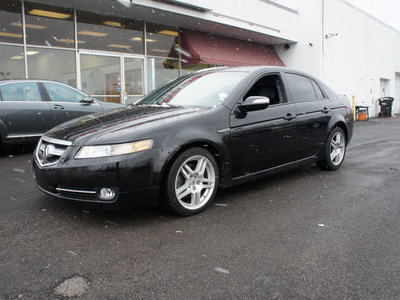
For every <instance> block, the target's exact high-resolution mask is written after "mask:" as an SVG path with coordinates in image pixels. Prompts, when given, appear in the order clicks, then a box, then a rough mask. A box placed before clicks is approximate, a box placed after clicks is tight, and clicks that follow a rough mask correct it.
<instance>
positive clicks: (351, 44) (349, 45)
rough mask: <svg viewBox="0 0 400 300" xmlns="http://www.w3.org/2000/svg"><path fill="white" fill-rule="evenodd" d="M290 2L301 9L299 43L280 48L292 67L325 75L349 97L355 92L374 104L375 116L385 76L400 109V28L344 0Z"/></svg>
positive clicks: (359, 101)
mask: <svg viewBox="0 0 400 300" xmlns="http://www.w3.org/2000/svg"><path fill="white" fill-rule="evenodd" d="M286 1H289V2H290V1H292V2H293V6H294V7H296V8H297V9H298V10H299V14H298V29H299V32H298V36H299V39H298V40H299V42H298V43H297V44H293V45H291V47H290V49H289V50H287V49H285V48H284V47H283V45H279V46H277V47H276V49H277V51H278V54H279V55H280V57H281V59H282V60H283V62H284V63H285V64H286V65H287V66H289V67H293V68H297V69H301V70H303V71H306V72H308V73H311V74H313V75H315V76H317V77H319V78H321V79H322V80H324V81H325V82H326V83H327V84H328V85H329V86H331V87H332V88H333V89H334V90H335V91H337V92H338V93H341V94H344V95H346V96H348V97H349V98H350V99H351V98H352V96H354V97H355V101H356V104H357V105H363V106H369V107H370V108H371V115H372V116H376V115H377V114H378V112H379V109H380V108H379V105H378V101H377V99H378V98H379V97H380V96H382V95H381V81H382V80H381V79H385V80H387V81H386V82H387V88H386V91H387V94H386V96H392V97H393V96H396V98H395V105H394V112H395V113H400V105H399V102H400V99H399V96H398V95H395V74H396V72H400V32H398V31H396V30H394V29H393V28H391V27H389V26H387V25H384V24H382V22H380V21H378V20H376V19H375V18H374V17H372V16H370V15H368V14H366V13H364V12H362V11H361V10H359V9H357V8H355V7H354V6H352V5H349V3H347V2H346V1H344V0H343V1H342V0H303V1H297V0H286ZM296 5H297V6H296ZM336 34H337V35H336ZM325 35H328V36H329V38H325ZM310 42H311V43H312V44H313V46H310V45H309V43H310Z"/></svg>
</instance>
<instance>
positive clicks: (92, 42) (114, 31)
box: [77, 11, 144, 54]
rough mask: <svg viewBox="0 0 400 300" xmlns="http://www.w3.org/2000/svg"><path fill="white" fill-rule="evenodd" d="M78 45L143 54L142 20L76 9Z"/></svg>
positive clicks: (85, 47)
mask: <svg viewBox="0 0 400 300" xmlns="http://www.w3.org/2000/svg"><path fill="white" fill-rule="evenodd" d="M77 17H78V40H79V41H80V42H78V47H79V48H82V49H91V50H104V51H112V52H124V53H137V54H144V46H143V28H144V24H143V22H140V21H136V20H130V19H124V18H117V17H110V16H100V15H96V14H92V13H87V12H81V11H78V13H77Z"/></svg>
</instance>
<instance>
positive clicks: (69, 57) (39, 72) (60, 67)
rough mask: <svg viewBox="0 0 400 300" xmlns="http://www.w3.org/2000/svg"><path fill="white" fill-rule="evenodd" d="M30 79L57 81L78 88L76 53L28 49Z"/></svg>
mask: <svg viewBox="0 0 400 300" xmlns="http://www.w3.org/2000/svg"><path fill="white" fill-rule="evenodd" d="M26 53H27V60H28V75H29V78H41V79H50V80H56V81H60V82H63V83H66V84H68V85H71V86H73V87H76V68H75V52H74V51H69V50H58V49H49V48H36V47H35V48H33V47H31V48H27V52H26Z"/></svg>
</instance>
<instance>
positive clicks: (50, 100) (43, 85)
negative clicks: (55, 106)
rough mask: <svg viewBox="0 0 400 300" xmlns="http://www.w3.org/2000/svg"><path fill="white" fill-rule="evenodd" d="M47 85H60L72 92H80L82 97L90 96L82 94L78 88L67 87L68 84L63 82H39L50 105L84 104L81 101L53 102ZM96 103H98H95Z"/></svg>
mask: <svg viewBox="0 0 400 300" xmlns="http://www.w3.org/2000/svg"><path fill="white" fill-rule="evenodd" d="M46 83H49V84H56V85H60V86H63V87H66V88H69V89H72V90H74V91H76V92H78V93H79V94H82V95H83V96H85V97H87V96H88V95H87V94H86V93H84V92H82V91H80V90H78V89H76V88H74V87H72V86H69V85H67V84H64V83H62V82H55V81H41V82H39V86H40V88H41V90H42V91H43V94H44V96H45V99H46V100H45V101H47V102H49V103H78V104H82V102H79V101H53V100H52V99H51V96H50V93H49V91H48V90H47V87H46V85H45V84H46ZM85 97H83V98H82V99H84V98H85ZM95 102H96V101H95Z"/></svg>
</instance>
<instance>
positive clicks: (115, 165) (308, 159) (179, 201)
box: [33, 67, 353, 216]
mask: <svg viewBox="0 0 400 300" xmlns="http://www.w3.org/2000/svg"><path fill="white" fill-rule="evenodd" d="M352 132H353V114H352V109H351V105H350V101H349V100H348V99H347V98H346V97H344V96H340V95H338V94H336V93H335V92H333V91H332V90H331V89H329V88H328V87H327V86H326V85H325V84H324V83H322V82H320V81H319V80H317V79H315V78H313V77H311V76H309V75H306V74H304V73H301V72H298V71H295V70H291V69H287V68H273V67H238V68H217V69H209V70H205V71H200V72H197V73H193V74H190V75H186V76H183V77H180V78H178V79H176V80H174V81H172V82H170V83H168V84H167V85H166V86H164V87H162V88H160V89H157V90H155V91H153V92H151V93H150V94H148V95H146V96H145V97H143V98H142V99H140V100H139V101H138V102H136V103H135V104H134V105H130V106H128V107H126V108H122V109H120V110H117V111H111V112H104V113H99V114H94V115H89V116H86V117H82V118H79V119H76V120H74V121H70V122H68V123H65V124H62V125H60V126H58V127H56V128H54V129H52V130H51V131H49V132H47V133H46V134H45V135H44V136H43V137H42V139H41V140H40V142H39V144H38V146H37V148H36V150H35V154H34V160H33V170H34V176H35V178H36V183H37V186H38V187H39V189H40V190H42V191H43V192H45V193H47V194H49V195H52V196H56V197H59V198H64V199H71V200H78V201H90V202H100V203H116V204H117V203H119V204H136V205H143V204H144V205H146V206H147V205H154V204H162V205H164V206H165V207H167V208H169V209H171V210H172V211H173V212H175V213H177V214H179V215H184V216H187V215H193V214H196V213H198V212H200V211H203V210H204V209H206V208H207V207H208V206H209V205H210V204H211V203H212V201H213V199H214V196H215V194H216V192H217V190H218V188H219V187H229V186H232V185H234V184H239V183H243V182H246V181H249V180H255V179H257V178H260V177H262V176H265V175H268V174H271V173H274V172H279V171H282V170H286V169H288V168H292V167H296V166H299V165H304V164H308V163H313V162H316V163H317V164H318V165H319V166H320V167H322V168H324V169H329V170H336V169H338V168H339V167H340V166H341V164H342V163H343V160H344V157H345V153H346V147H347V145H348V143H349V141H350V139H351V136H352Z"/></svg>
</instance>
